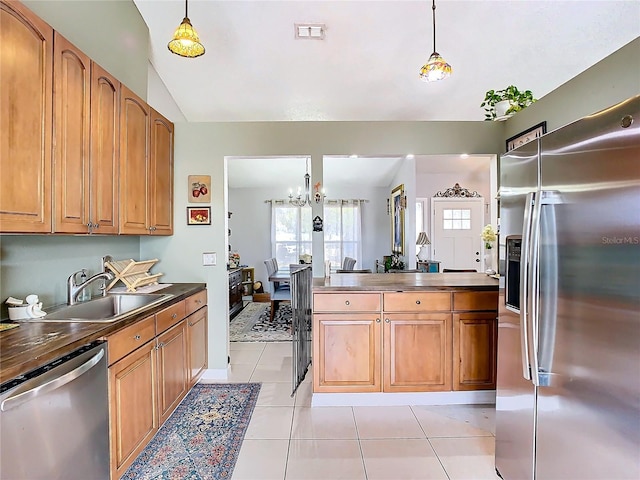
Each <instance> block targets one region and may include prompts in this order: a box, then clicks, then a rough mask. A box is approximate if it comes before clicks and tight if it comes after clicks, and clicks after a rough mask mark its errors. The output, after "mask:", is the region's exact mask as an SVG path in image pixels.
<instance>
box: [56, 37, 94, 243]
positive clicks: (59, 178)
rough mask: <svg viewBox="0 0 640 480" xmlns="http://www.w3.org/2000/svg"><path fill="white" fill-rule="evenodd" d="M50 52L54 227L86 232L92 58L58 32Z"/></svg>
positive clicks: (58, 229) (63, 230)
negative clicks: (51, 68) (52, 82)
mask: <svg viewBox="0 0 640 480" xmlns="http://www.w3.org/2000/svg"><path fill="white" fill-rule="evenodd" d="M53 55H54V57H53V81H54V95H53V124H54V126H55V128H54V150H53V164H54V172H55V174H54V182H53V185H54V200H53V203H54V217H53V231H54V232H56V233H88V232H89V231H90V229H91V226H92V223H91V222H90V218H89V187H90V184H89V173H90V169H89V139H90V136H89V135H90V111H91V110H90V105H91V104H90V95H91V60H90V59H89V57H88V56H87V55H85V54H84V53H82V51H80V50H79V49H78V48H76V47H75V46H74V45H73V44H71V43H70V42H69V41H68V40H67V39H65V38H64V37H63V36H62V35H60V34H59V33H58V32H55V36H54V54H53Z"/></svg>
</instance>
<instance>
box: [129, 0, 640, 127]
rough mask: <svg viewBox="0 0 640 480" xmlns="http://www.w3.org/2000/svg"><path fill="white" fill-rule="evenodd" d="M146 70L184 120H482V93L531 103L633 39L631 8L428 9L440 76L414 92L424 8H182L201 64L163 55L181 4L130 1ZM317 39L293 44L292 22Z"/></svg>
mask: <svg viewBox="0 0 640 480" xmlns="http://www.w3.org/2000/svg"><path fill="white" fill-rule="evenodd" d="M134 2H135V4H136V5H137V7H138V9H139V10H140V13H141V14H142V16H143V18H144V20H145V22H146V23H147V25H148V26H149V33H150V37H151V63H152V64H153V66H154V68H155V69H156V71H157V72H158V74H159V76H160V78H161V79H162V81H163V82H164V83H165V85H166V87H167V88H168V90H169V92H170V93H171V95H172V96H173V98H174V100H175V101H176V103H177V105H178V107H179V108H180V109H181V110H182V112H183V114H184V115H185V117H186V119H187V120H188V121H307V120H332V121H342V120H344V121H348V120H364V121H367V120H371V121H373V120H380V121H383V120H389V121H394V120H482V119H483V117H484V115H483V110H482V109H481V108H480V103H481V102H482V99H483V98H484V94H485V92H486V91H487V90H489V89H491V88H494V89H499V88H504V87H506V86H507V85H510V84H515V85H517V86H518V87H519V88H521V89H530V90H532V91H533V93H534V95H535V96H536V97H537V98H540V97H542V96H544V95H546V94H547V93H549V92H550V91H552V90H553V89H555V88H556V87H558V86H559V85H561V84H563V83H565V82H566V81H567V80H569V79H570V78H572V77H574V76H576V75H577V74H579V73H580V72H582V71H584V70H585V69H587V68H588V67H590V66H591V65H593V64H595V63H597V62H598V61H599V60H601V59H603V58H604V57H606V56H607V55H609V54H611V53H612V52H614V51H615V50H617V49H619V48H620V47H622V46H623V45H625V44H627V43H628V42H630V41H631V40H633V39H634V38H636V37H637V36H638V35H639V33H640V1H638V0H625V1H616V0H599V1H589V0H580V1H576V0H569V1H560V0H495V1H485V0H438V1H437V3H436V6H437V10H436V22H437V25H436V26H437V32H436V33H437V50H438V51H439V53H440V54H442V55H443V56H444V57H445V59H446V60H447V61H448V62H449V63H450V64H451V65H452V67H453V75H452V77H451V78H449V79H447V80H444V81H441V82H436V83H431V84H429V83H423V82H421V81H420V80H419V78H418V71H419V69H420V67H421V66H422V65H423V64H424V63H425V61H426V60H427V58H428V57H429V54H430V53H431V52H432V50H433V45H432V35H433V33H432V32H433V31H432V25H431V2H430V1H429V0H378V1H366V0H325V1H312V0H289V1H280V0H247V1H244V0H233V1H232V0H191V1H190V2H189V17H190V19H191V22H192V24H193V26H194V27H195V28H196V30H197V31H198V33H199V34H200V38H201V40H202V42H203V44H204V45H205V48H206V53H205V54H204V55H203V56H202V57H199V58H196V59H185V58H181V57H178V56H177V55H173V54H172V53H170V52H169V51H168V49H167V43H168V41H169V40H170V38H171V36H172V34H173V32H174V30H175V28H176V27H177V26H178V24H179V23H180V21H181V20H182V17H183V16H184V6H185V4H184V2H183V1H182V0H134ZM301 22H309V23H324V24H326V26H327V30H326V36H325V39H324V40H322V41H320V40H295V39H294V24H295V23H301Z"/></svg>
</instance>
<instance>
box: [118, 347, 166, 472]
mask: <svg viewBox="0 0 640 480" xmlns="http://www.w3.org/2000/svg"><path fill="white" fill-rule="evenodd" d="M155 352H156V351H155V342H148V343H147V344H146V345H144V346H142V347H141V348H139V349H138V350H136V351H135V352H133V353H131V354H130V355H127V356H126V357H124V358H123V359H122V360H120V361H118V362H116V363H115V364H113V365H112V366H111V367H109V390H110V395H109V404H110V405H109V411H110V414H109V419H110V420H109V421H110V424H111V428H110V432H111V442H110V445H111V472H112V476H113V477H115V478H120V475H121V474H122V473H123V472H124V470H125V469H126V468H127V467H128V466H129V465H130V464H131V463H132V462H133V460H135V458H136V456H137V455H138V454H139V453H140V452H141V451H142V449H143V448H144V446H145V445H146V444H147V442H148V441H149V440H151V438H152V437H153V435H154V434H155V432H156V430H157V429H158V415H157V410H156V382H157V379H156V355H155Z"/></svg>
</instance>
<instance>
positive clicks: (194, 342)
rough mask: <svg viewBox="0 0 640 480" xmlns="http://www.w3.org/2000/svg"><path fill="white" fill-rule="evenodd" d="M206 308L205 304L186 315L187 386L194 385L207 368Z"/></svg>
mask: <svg viewBox="0 0 640 480" xmlns="http://www.w3.org/2000/svg"><path fill="white" fill-rule="evenodd" d="M208 318H209V317H208V308H207V306H206V305H205V306H204V307H203V308H201V309H199V310H197V311H196V312H195V313H192V314H191V315H189V316H188V317H187V346H188V351H189V386H193V385H195V383H196V382H197V381H198V378H200V377H201V376H202V374H203V373H204V371H205V370H206V369H207V363H208V348H207V346H208V342H207V333H208V330H209V329H208V325H207V323H208Z"/></svg>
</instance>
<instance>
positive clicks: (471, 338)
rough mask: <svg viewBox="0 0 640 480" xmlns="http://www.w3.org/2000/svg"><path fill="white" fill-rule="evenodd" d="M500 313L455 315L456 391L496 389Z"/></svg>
mask: <svg viewBox="0 0 640 480" xmlns="http://www.w3.org/2000/svg"><path fill="white" fill-rule="evenodd" d="M497 323H498V321H497V319H496V312H465V313H454V314H453V389H454V390H481V389H487V390H493V389H495V388H496V359H497V351H498V350H497V348H498V345H497V338H498V325H497Z"/></svg>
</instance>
